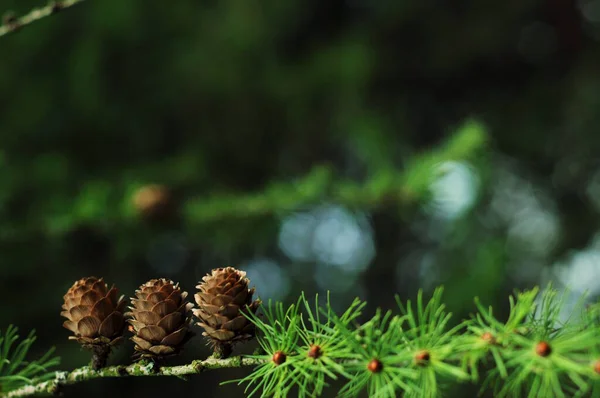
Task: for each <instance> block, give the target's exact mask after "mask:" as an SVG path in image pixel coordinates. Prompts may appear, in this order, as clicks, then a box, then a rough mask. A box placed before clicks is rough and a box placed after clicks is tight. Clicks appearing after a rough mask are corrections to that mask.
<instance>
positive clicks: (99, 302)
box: [60, 276, 125, 368]
mask: <svg viewBox="0 0 600 398" xmlns="http://www.w3.org/2000/svg"><path fill="white" fill-rule="evenodd" d="M117 295H118V290H117V288H116V287H114V286H113V287H111V288H110V290H109V289H108V286H107V285H106V283H104V280H103V279H102V278H100V279H98V278H96V277H94V276H92V277H88V278H83V279H80V280H78V281H77V282H75V283H74V284H73V286H71V288H70V289H69V290H68V291H67V294H65V295H64V297H63V298H64V301H65V302H64V304H63V305H62V309H63V311H62V312H61V313H60V314H61V315H62V316H64V317H65V318H67V320H66V321H65V322H64V323H63V326H64V327H65V328H67V329H69V330H70V331H72V332H73V333H74V334H75V336H69V340H76V341H77V342H78V343H79V344H81V345H82V346H83V347H84V348H87V349H90V350H92V351H93V352H94V355H95V356H94V363H93V366H94V367H95V368H99V367H102V366H104V365H105V363H106V357H107V356H108V354H109V353H110V349H111V347H113V346H115V345H116V344H118V343H119V342H120V341H121V340H122V339H123V337H122V334H123V329H124V326H125V322H124V319H123V309H124V308H125V300H124V299H123V296H121V297H120V298H118V297H117ZM96 357H98V358H96Z"/></svg>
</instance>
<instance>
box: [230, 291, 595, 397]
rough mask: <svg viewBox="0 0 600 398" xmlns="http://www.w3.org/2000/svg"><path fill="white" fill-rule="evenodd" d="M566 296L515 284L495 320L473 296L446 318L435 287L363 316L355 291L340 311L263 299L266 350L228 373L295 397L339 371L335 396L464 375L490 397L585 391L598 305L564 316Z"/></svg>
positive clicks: (419, 390)
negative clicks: (468, 308)
mask: <svg viewBox="0 0 600 398" xmlns="http://www.w3.org/2000/svg"><path fill="white" fill-rule="evenodd" d="M565 297H566V295H565V294H563V295H558V292H557V291H556V290H555V289H553V288H552V286H548V288H547V289H545V290H544V291H543V292H541V293H540V291H539V289H538V288H534V289H532V290H529V291H524V292H517V293H516V295H515V296H511V297H510V298H509V301H510V314H509V316H508V319H507V320H506V321H504V322H503V321H501V320H498V319H497V318H495V317H494V315H493V312H492V309H491V308H485V307H484V306H483V305H482V304H481V303H480V302H479V300H478V299H476V300H475V303H476V307H477V309H478V312H477V313H476V314H474V315H473V316H472V317H471V319H468V320H465V321H463V322H461V323H459V324H458V325H455V326H452V324H451V317H452V315H451V314H450V313H448V312H446V310H445V306H444V304H443V303H442V288H438V289H436V290H435V291H434V293H433V295H432V297H431V298H430V299H429V300H428V301H426V300H425V299H424V297H423V293H422V292H419V294H418V297H417V300H416V302H415V303H414V305H413V303H411V301H410V300H409V301H408V302H407V303H406V304H403V303H402V302H401V300H400V299H399V298H398V297H396V300H397V303H398V307H399V313H394V312H393V311H383V310H381V309H378V310H377V311H376V313H375V315H374V316H373V317H372V318H370V319H368V320H367V321H365V322H363V323H362V324H359V323H358V322H357V320H358V318H359V317H361V313H362V310H363V309H364V306H365V304H366V303H365V302H363V301H361V300H359V299H356V300H355V301H354V302H353V303H352V305H351V306H350V307H349V308H348V309H347V310H346V311H345V312H344V313H343V314H341V315H337V314H336V313H335V312H334V311H333V310H332V308H331V305H330V303H329V300H327V302H326V303H325V304H324V305H319V302H318V297H317V299H316V303H315V307H314V308H313V307H312V306H311V305H310V304H309V303H308V301H307V300H306V298H305V297H304V295H301V297H300V299H299V300H298V302H297V303H295V304H293V305H291V306H290V307H289V308H287V309H285V308H284V307H283V305H282V304H281V303H277V304H275V305H272V304H271V303H269V305H268V306H267V307H264V308H263V311H264V319H263V318H261V317H260V316H256V315H252V316H250V319H251V320H252V322H253V323H254V324H255V325H256V326H257V328H258V329H259V330H260V332H261V335H260V336H259V342H260V345H261V347H262V349H263V350H264V352H265V353H264V354H262V355H258V356H255V357H254V358H257V359H261V360H262V361H264V362H263V363H262V364H261V365H259V366H258V367H257V368H256V369H255V370H254V371H253V373H252V374H250V375H249V376H247V377H245V378H243V379H241V380H237V382H239V383H246V384H247V388H246V392H248V391H249V394H250V396H252V395H255V394H257V393H260V394H261V396H263V397H266V396H275V397H284V396H287V395H288V394H290V392H291V391H293V389H294V388H297V390H298V395H299V396H303V397H304V396H319V395H321V394H322V392H323V389H324V387H326V386H328V385H329V382H330V381H331V380H338V379H344V380H346V383H345V385H343V386H342V387H341V390H340V391H339V392H338V394H337V395H338V396H340V397H353V396H357V395H358V394H359V393H360V392H361V391H367V392H368V394H369V396H371V397H395V396H397V395H403V396H406V397H439V396H442V395H443V392H444V391H446V390H447V387H448V386H450V385H452V384H455V383H462V382H467V381H470V382H473V383H481V389H482V392H484V391H486V390H490V389H491V390H492V391H493V392H494V396H499V397H507V396H528V397H538V396H543V397H550V396H554V397H566V396H584V395H585V394H589V393H590V392H591V391H592V390H591V389H592V388H598V387H597V383H598V374H597V373H596V371H595V369H594V366H595V363H596V362H595V361H597V360H598V358H599V354H598V353H599V352H600V340H599V338H600V326H599V325H598V322H597V318H596V317H597V314H596V313H595V311H596V309H597V306H592V307H589V308H588V309H587V310H585V311H584V310H583V306H581V305H579V306H578V307H577V308H579V309H580V310H581V311H577V310H575V311H571V313H572V314H576V315H580V316H579V317H577V318H576V319H575V318H574V317H570V318H569V319H568V322H564V321H562V320H561V314H563V313H564V311H565V309H566V307H565V304H566V301H565ZM581 303H583V300H581V301H580V304H581ZM315 346H317V347H319V353H320V355H319V356H317V357H315V355H314V352H315V348H314V347H315ZM311 352H312V353H313V355H311V354H310V353H311ZM281 354H283V355H284V357H283V358H284V361H282V360H281V358H282V357H281ZM482 369H485V370H486V372H485V374H487V376H486V377H485V378H482V377H481V376H480V373H481V370H482ZM596 370H597V369H596Z"/></svg>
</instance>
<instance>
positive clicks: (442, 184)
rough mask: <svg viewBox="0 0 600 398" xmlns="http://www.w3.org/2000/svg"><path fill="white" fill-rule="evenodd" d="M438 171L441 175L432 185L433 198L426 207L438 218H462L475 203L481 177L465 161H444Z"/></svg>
mask: <svg viewBox="0 0 600 398" xmlns="http://www.w3.org/2000/svg"><path fill="white" fill-rule="evenodd" d="M438 172H439V173H440V177H439V178H437V179H436V181H435V182H433V184H431V186H430V190H431V193H432V199H431V201H430V203H428V205H427V206H426V209H427V210H428V212H429V213H431V214H433V215H434V216H435V217H437V218H443V219H446V220H454V219H457V218H460V217H461V216H463V215H464V214H465V213H466V212H467V211H468V210H469V209H470V208H471V207H472V206H473V204H474V203H475V200H476V198H477V192H478V189H479V178H478V176H477V174H476V172H475V170H473V168H472V167H471V166H470V165H468V164H466V163H463V162H454V161H450V162H444V163H442V164H441V165H440V166H439V167H438Z"/></svg>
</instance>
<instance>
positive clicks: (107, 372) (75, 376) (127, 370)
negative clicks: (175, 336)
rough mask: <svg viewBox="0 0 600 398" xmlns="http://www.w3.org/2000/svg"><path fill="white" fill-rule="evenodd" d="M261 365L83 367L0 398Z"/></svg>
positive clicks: (235, 361) (230, 361)
mask: <svg viewBox="0 0 600 398" xmlns="http://www.w3.org/2000/svg"><path fill="white" fill-rule="evenodd" d="M262 363H263V361H262V360H260V359H253V358H244V357H239V356H238V357H231V358H227V359H215V358H213V357H210V358H207V359H205V360H203V361H199V360H197V361H192V363H190V364H187V365H180V366H170V367H158V366H156V365H155V364H154V363H153V362H149V363H136V364H133V365H129V366H110V367H106V368H102V369H100V370H97V371H96V370H93V369H92V368H91V367H89V366H84V367H82V368H78V369H75V370H73V371H71V372H56V376H55V378H54V379H53V380H49V381H45V382H41V383H37V384H32V385H28V386H25V387H21V388H18V389H16V390H13V391H10V392H7V393H4V394H2V393H0V397H2V398H14V397H27V396H31V395H38V394H58V393H59V392H60V389H61V388H62V387H63V386H66V385H69V384H75V383H79V382H82V381H87V380H92V379H99V378H106V377H128V376H175V377H180V378H184V377H185V376H187V375H193V374H198V373H201V372H203V371H205V370H210V369H223V368H239V367H242V366H257V365H260V364H262Z"/></svg>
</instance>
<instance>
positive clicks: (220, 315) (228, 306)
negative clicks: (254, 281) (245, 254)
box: [193, 267, 260, 357]
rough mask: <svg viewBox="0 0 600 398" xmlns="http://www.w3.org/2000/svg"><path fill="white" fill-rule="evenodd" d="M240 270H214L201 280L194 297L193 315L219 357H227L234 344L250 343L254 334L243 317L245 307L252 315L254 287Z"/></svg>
mask: <svg viewBox="0 0 600 398" xmlns="http://www.w3.org/2000/svg"><path fill="white" fill-rule="evenodd" d="M249 283H250V281H249V280H248V278H246V273H245V272H244V271H240V270H237V269H235V268H233V267H226V268H217V269H214V270H212V273H211V274H209V275H206V276H205V277H203V278H202V282H200V284H199V285H198V286H196V288H198V289H199V290H200V291H199V292H198V293H196V295H195V296H194V298H195V299H196V303H197V304H198V307H199V308H198V309H195V310H194V311H193V312H194V315H195V316H196V317H197V318H198V319H199V322H198V323H197V324H198V325H199V326H201V327H202V328H203V329H204V333H202V335H203V336H206V337H208V338H209V340H210V342H211V343H212V344H213V347H214V350H215V353H216V354H217V356H220V357H228V356H229V355H231V350H232V347H233V345H234V344H235V343H237V342H241V341H245V340H250V339H252V338H253V337H254V335H255V330H254V325H253V324H252V322H250V321H249V320H248V319H247V318H246V317H245V316H244V315H243V314H242V312H243V311H246V306H248V308H249V310H250V312H251V313H256V310H257V309H258V306H259V305H260V300H258V299H257V300H254V301H252V295H253V294H254V288H252V289H249V288H248V285H249Z"/></svg>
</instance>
